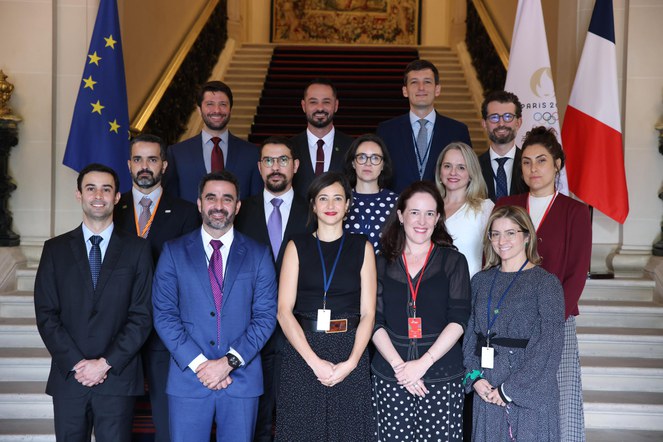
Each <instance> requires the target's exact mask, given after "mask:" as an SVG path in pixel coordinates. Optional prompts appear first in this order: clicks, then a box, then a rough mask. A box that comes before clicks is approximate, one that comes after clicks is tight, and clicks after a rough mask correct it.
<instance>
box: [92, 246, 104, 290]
mask: <svg viewBox="0 0 663 442" xmlns="http://www.w3.org/2000/svg"><path fill="white" fill-rule="evenodd" d="M101 241H103V238H102V237H101V236H99V235H92V236H91V237H90V243H92V248H91V249H90V273H91V274H92V286H93V287H94V288H95V289H96V288H97V280H98V279H99V272H100V271H101V247H99V244H100V243H101Z"/></svg>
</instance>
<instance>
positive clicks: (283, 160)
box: [260, 155, 292, 167]
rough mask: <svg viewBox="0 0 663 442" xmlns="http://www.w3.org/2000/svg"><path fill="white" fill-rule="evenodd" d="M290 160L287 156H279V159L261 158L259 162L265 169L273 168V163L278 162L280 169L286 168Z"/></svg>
mask: <svg viewBox="0 0 663 442" xmlns="http://www.w3.org/2000/svg"><path fill="white" fill-rule="evenodd" d="M291 159H292V158H290V157H289V156H287V155H281V156H280V157H262V159H261V160H260V162H261V163H262V164H263V166H265V167H273V166H274V163H276V162H277V161H278V163H279V166H281V167H287V166H288V164H290V160H291Z"/></svg>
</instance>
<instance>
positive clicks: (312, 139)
mask: <svg viewBox="0 0 663 442" xmlns="http://www.w3.org/2000/svg"><path fill="white" fill-rule="evenodd" d="M335 132H336V129H335V128H334V127H333V126H332V129H331V130H330V131H329V133H328V134H327V135H325V136H324V137H322V138H318V136H316V135H313V133H311V131H310V130H309V129H308V128H307V129H306V138H307V139H308V145H309V146H317V143H318V140H322V141H324V142H325V146H331V147H333V146H334V133H335Z"/></svg>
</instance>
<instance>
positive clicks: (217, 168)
mask: <svg viewBox="0 0 663 442" xmlns="http://www.w3.org/2000/svg"><path fill="white" fill-rule="evenodd" d="M220 142H221V138H219V137H212V143H214V147H213V148H212V172H221V171H222V170H223V151H222V150H221V146H219V143H220Z"/></svg>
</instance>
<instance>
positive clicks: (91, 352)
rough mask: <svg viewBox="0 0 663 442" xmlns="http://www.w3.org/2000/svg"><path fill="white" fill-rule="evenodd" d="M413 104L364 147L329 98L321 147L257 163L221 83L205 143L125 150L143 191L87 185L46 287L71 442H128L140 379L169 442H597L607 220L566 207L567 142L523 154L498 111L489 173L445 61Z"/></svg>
mask: <svg viewBox="0 0 663 442" xmlns="http://www.w3.org/2000/svg"><path fill="white" fill-rule="evenodd" d="M402 93H403V95H404V96H405V97H407V98H408V101H409V103H410V112H409V113H407V114H406V115H403V116H401V117H397V118H394V119H392V120H389V121H386V122H384V123H382V124H380V126H379V127H378V130H377V133H376V134H366V135H363V136H360V137H358V138H356V139H352V137H349V136H348V135H345V134H343V133H341V132H340V131H338V130H336V129H335V128H334V125H333V119H334V114H335V112H336V111H337V110H338V106H339V101H338V98H337V91H336V89H335V87H334V85H333V84H332V83H331V82H329V81H328V80H325V79H315V80H313V81H312V82H311V83H310V84H308V85H307V86H306V88H305V89H304V94H303V98H302V102H301V104H302V110H303V112H304V114H305V115H306V119H307V128H306V130H305V131H303V132H302V133H300V134H298V135H296V136H295V137H293V138H292V139H287V138H282V137H270V138H268V139H267V140H265V141H264V142H263V143H262V145H261V146H260V147H256V146H254V145H252V144H250V143H247V142H246V141H243V140H240V139H239V138H237V137H235V136H233V135H232V134H231V133H230V132H229V131H228V129H227V124H228V121H229V119H230V114H231V109H232V103H233V96H232V91H231V90H230V88H229V87H228V86H227V85H226V84H224V83H222V82H220V81H212V82H209V83H206V84H205V85H204V86H203V87H202V89H201V91H200V93H199V96H198V111H199V112H200V116H201V118H202V120H203V124H204V128H203V131H202V132H201V134H199V135H197V136H195V137H193V138H191V139H189V140H186V141H184V142H181V143H179V144H176V145H173V146H170V147H167V146H165V145H164V143H163V141H162V140H161V139H160V138H158V137H156V136H154V135H149V134H141V135H138V136H137V137H135V138H133V139H132V141H131V152H130V155H129V160H128V167H129V170H130V172H131V176H132V180H133V187H132V189H131V191H129V192H127V193H125V194H120V193H119V191H118V188H119V183H118V177H117V174H116V173H115V171H113V170H112V169H110V168H108V167H106V166H103V165H100V164H91V165H89V166H88V167H86V168H85V169H83V170H82V171H81V172H80V173H79V176H78V181H77V192H76V197H77V199H78V200H79V202H80V203H81V207H82V212H83V222H82V224H81V225H80V226H79V227H78V228H76V229H74V230H73V231H71V232H68V233H66V234H64V235H61V236H58V237H56V238H53V239H51V240H48V241H47V242H46V243H45V245H44V249H43V253H42V258H41V261H40V264H39V270H38V272H37V278H36V284H35V309H36V317H37V325H38V329H39V332H40V334H41V336H42V339H43V340H44V343H45V344H46V347H47V349H48V350H49V352H50V354H51V356H52V365H51V372H50V375H49V379H48V383H47V393H48V394H49V395H51V396H52V397H53V404H54V422H55V432H56V438H57V440H62V441H79V440H80V441H86V440H90V436H91V434H92V432H93V431H94V434H95V437H96V440H98V441H130V440H131V428H132V417H133V406H134V400H135V396H137V395H141V394H143V392H144V379H145V380H146V382H147V389H148V392H149V396H150V401H151V405H152V413H153V421H154V425H155V429H156V434H155V440H158V441H168V440H173V441H208V440H209V439H210V433H211V432H212V429H213V426H214V424H215V432H216V439H217V440H220V441H226V440H233V441H252V440H255V441H271V440H273V439H274V438H275V440H277V441H313V440H315V441H318V440H320V441H325V440H328V441H332V440H338V441H372V440H377V441H396V440H411V441H437V440H463V438H465V440H470V436H471V440H475V441H495V440H514V441H515V440H519V441H530V440H531V441H557V440H562V441H582V440H584V422H583V411H582V387H581V384H580V366H579V357H578V348H577V338H576V335H575V316H576V315H577V314H578V300H579V298H580V294H581V292H582V289H583V287H584V282H585V278H586V273H587V270H588V267H589V258H590V252H591V225H590V219H589V211H588V208H587V207H586V206H585V205H584V204H582V203H580V202H577V201H575V200H573V199H572V198H569V197H567V196H565V195H562V194H559V193H558V192H557V191H556V179H557V177H558V176H559V173H560V171H561V169H562V168H563V166H564V153H563V151H562V150H561V146H560V145H559V143H558V141H557V139H556V136H555V134H554V132H552V131H551V130H549V129H546V128H543V127H539V128H533V129H532V130H531V131H529V133H528V135H527V137H526V138H525V140H524V142H523V145H522V146H520V147H518V146H516V145H515V138H516V132H517V131H518V129H519V127H520V124H521V121H522V120H521V112H522V106H521V104H520V102H519V101H518V98H517V97H516V96H515V95H513V94H511V93H509V92H505V91H498V92H493V93H490V94H488V95H487V96H486V99H485V101H484V103H483V105H482V109H481V111H482V120H483V125H484V128H485V129H486V132H487V134H488V137H489V139H490V149H489V151H488V152H486V153H485V154H483V155H481V156H480V157H477V156H476V154H475V153H474V151H473V150H472V148H471V144H470V140H469V132H468V130H467V127H466V126H465V125H463V124H462V123H460V122H458V121H455V120H452V119H450V118H448V117H445V116H443V115H441V114H439V113H437V112H436V111H435V109H434V106H433V102H434V99H435V97H437V96H438V95H439V94H440V84H439V75H438V72H437V69H436V68H435V66H434V65H432V64H431V63H429V62H427V61H425V60H416V61H414V62H412V63H410V64H409V65H408V67H407V68H406V70H405V74H404V84H403V90H402ZM141 238H142V239H141ZM470 393H473V395H470V396H466V394H470ZM466 397H467V398H470V401H467V404H466ZM464 409H465V410H464Z"/></svg>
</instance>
